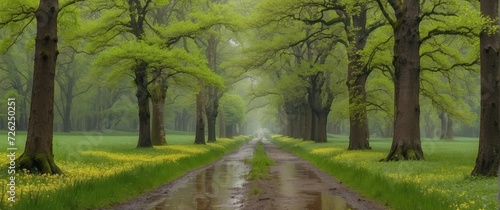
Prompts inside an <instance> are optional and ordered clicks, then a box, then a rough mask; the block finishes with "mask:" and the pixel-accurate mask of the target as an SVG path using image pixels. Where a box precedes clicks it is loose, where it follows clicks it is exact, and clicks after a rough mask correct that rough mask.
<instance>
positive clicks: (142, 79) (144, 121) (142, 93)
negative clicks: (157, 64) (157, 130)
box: [134, 61, 153, 148]
mask: <svg viewBox="0 0 500 210" xmlns="http://www.w3.org/2000/svg"><path fill="white" fill-rule="evenodd" d="M135 68H136V69H135V80H134V81H135V85H136V87H137V93H136V97H137V104H138V105H139V140H138V141H137V148H146V147H153V144H152V142H151V122H150V120H151V119H150V118H151V114H150V112H149V97H150V94H149V91H148V76H147V73H146V69H147V64H146V63H144V62H143V61H138V64H137V65H136V67H135Z"/></svg>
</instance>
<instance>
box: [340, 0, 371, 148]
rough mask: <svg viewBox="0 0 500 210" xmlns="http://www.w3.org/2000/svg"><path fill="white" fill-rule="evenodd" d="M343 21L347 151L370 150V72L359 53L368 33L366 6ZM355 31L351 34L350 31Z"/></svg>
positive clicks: (362, 6)
mask: <svg viewBox="0 0 500 210" xmlns="http://www.w3.org/2000/svg"><path fill="white" fill-rule="evenodd" d="M350 19H352V27H351V21H350V20H349V19H347V21H345V23H344V25H345V31H346V32H347V35H348V40H349V44H350V45H351V46H349V53H348V55H347V56H348V59H349V63H348V73H347V81H346V83H347V88H348V90H349V124H350V130H349V147H348V149H349V150H365V149H370V143H369V138H370V137H369V130H368V117H367V112H366V80H367V78H368V75H369V74H370V71H369V70H368V69H367V67H366V66H364V65H363V61H362V60H361V55H360V54H359V51H360V50H362V49H363V48H364V47H365V46H366V38H367V35H366V34H368V33H369V32H367V30H366V5H364V4H360V12H359V13H357V14H356V15H354V16H351V18H350ZM353 29H354V30H355V31H354V32H352V31H351V30H353Z"/></svg>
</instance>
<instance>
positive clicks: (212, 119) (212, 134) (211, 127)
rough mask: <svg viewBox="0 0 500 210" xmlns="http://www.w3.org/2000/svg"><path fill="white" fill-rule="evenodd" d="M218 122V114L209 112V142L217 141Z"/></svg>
mask: <svg viewBox="0 0 500 210" xmlns="http://www.w3.org/2000/svg"><path fill="white" fill-rule="evenodd" d="M216 123H217V116H216V115H215V114H213V113H212V114H210V115H209V114H207V128H208V139H207V142H211V143H213V142H216V132H215V131H216V130H215V128H216V126H215V125H216Z"/></svg>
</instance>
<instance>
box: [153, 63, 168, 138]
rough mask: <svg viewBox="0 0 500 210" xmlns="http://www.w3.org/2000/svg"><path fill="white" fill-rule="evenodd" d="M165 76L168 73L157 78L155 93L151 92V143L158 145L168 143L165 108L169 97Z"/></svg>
mask: <svg viewBox="0 0 500 210" xmlns="http://www.w3.org/2000/svg"><path fill="white" fill-rule="evenodd" d="M160 73H162V72H160ZM165 76H166V75H160V76H158V77H157V78H156V80H155V84H154V87H153V93H152V94H151V101H152V102H153V119H152V125H151V126H152V129H151V143H152V144H153V145H157V146H159V145H164V144H166V143H167V140H166V138H165V124H164V122H163V121H164V120H163V118H164V116H163V113H164V111H163V110H164V108H165V99H166V98H167V90H168V85H167V82H166V81H165V80H166V78H165Z"/></svg>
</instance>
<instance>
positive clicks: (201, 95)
mask: <svg viewBox="0 0 500 210" xmlns="http://www.w3.org/2000/svg"><path fill="white" fill-rule="evenodd" d="M200 86H201V89H200V92H198V95H196V131H195V137H194V143H195V144H205V121H204V120H203V114H204V113H205V110H204V108H205V105H204V101H205V91H204V87H203V85H200Z"/></svg>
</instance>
